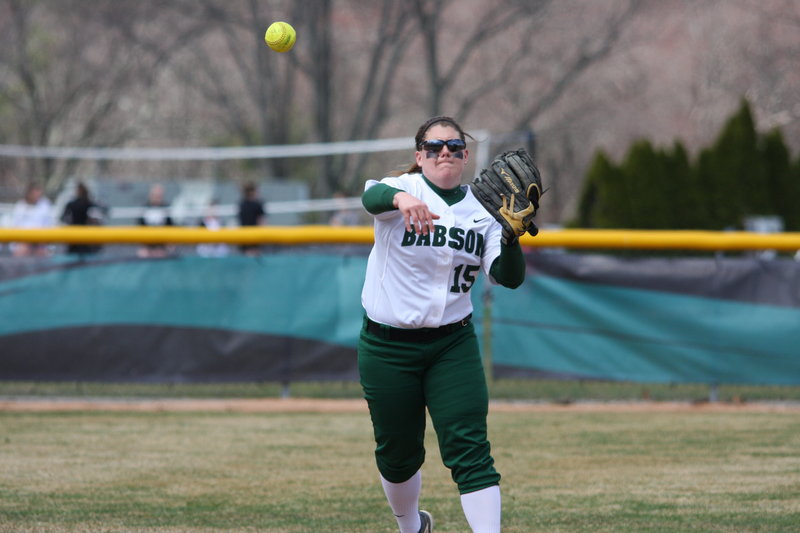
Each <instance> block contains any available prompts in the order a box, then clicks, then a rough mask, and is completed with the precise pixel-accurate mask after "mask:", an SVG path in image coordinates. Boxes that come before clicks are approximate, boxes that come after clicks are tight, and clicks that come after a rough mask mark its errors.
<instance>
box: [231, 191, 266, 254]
mask: <svg viewBox="0 0 800 533" xmlns="http://www.w3.org/2000/svg"><path fill="white" fill-rule="evenodd" d="M238 217H239V226H241V227H245V226H263V225H264V224H266V223H267V212H266V211H265V210H264V200H263V199H262V198H261V196H260V195H259V194H258V188H257V187H256V184H255V183H253V182H252V181H248V182H247V183H245V184H244V185H243V186H242V198H241V201H240V202H239V215H238ZM239 250H241V252H242V253H243V254H247V255H257V254H259V253H260V252H261V247H260V246H257V245H242V246H240V247H239Z"/></svg>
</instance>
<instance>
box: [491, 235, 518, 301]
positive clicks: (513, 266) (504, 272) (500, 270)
mask: <svg viewBox="0 0 800 533" xmlns="http://www.w3.org/2000/svg"><path fill="white" fill-rule="evenodd" d="M489 272H490V273H491V275H492V277H493V278H494V279H495V281H497V283H499V284H500V285H502V286H503V287H508V288H509V289H516V288H517V287H519V286H520V285H522V282H523V281H525V257H524V256H523V255H522V248H521V247H520V245H519V241H517V242H515V243H514V244H512V245H510V246H509V245H505V244H501V245H500V256H499V257H498V258H497V259H495V260H494V262H493V263H492V266H491V268H490V269H489Z"/></svg>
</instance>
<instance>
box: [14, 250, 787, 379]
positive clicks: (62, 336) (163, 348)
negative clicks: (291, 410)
mask: <svg viewBox="0 0 800 533" xmlns="http://www.w3.org/2000/svg"><path fill="white" fill-rule="evenodd" d="M367 252H368V250H367V249H366V248H363V247H342V248H337V247H330V248H326V247H321V248H314V249H305V248H291V249H289V248H287V249H281V250H279V251H277V252H275V253H269V254H265V255H263V256H260V257H247V256H239V255H231V256H228V257H222V258H209V257H197V256H191V255H185V256H176V257H172V258H166V259H158V260H152V259H138V258H135V257H104V256H103V255H102V254H101V255H99V256H96V257H94V258H91V259H89V260H85V261H81V260H78V259H77V258H74V257H69V256H59V257H53V258H48V259H41V260H20V259H15V258H0V379H5V380H9V379H25V380H28V379H29V380H46V379H50V380H124V381H223V380H281V381H292V380H304V379H348V380H349V379H357V371H356V361H355V349H356V345H357V340H358V332H359V329H360V326H361V319H362V309H361V306H360V291H361V285H362V282H363V275H364V271H365V269H366V254H367ZM526 260H527V262H528V275H527V278H526V281H525V283H524V284H523V286H522V287H520V288H518V289H516V290H513V291H512V290H509V289H505V288H502V287H489V288H487V284H485V283H479V284H476V285H475V286H474V287H473V302H474V304H475V322H476V326H477V329H478V334H479V335H481V338H482V323H483V316H484V313H485V312H488V317H489V318H490V326H491V335H490V345H489V346H486V349H487V350H489V351H490V352H491V355H492V363H493V365H494V375H495V376H497V377H508V376H551V377H552V376H554V377H561V378H567V379H569V378H579V379H603V380H626V381H640V382H667V383H669V382H675V383H679V382H690V383H758V384H798V383H800V354H799V353H798V352H800V349H799V348H798V347H799V346H800V264H798V263H797V262H795V261H792V260H789V259H773V260H764V259H760V258H757V257H741V258H722V259H720V258H703V259H685V258H670V259H648V260H634V259H619V258H613V257H610V256H596V255H589V254H570V253H553V252H548V253H543V252H535V253H528V254H527V255H526ZM484 290H489V291H490V295H491V298H490V301H491V307H490V308H489V309H484V307H483V303H484V299H483V296H484V293H483V291H484Z"/></svg>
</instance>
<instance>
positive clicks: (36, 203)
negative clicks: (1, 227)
mask: <svg viewBox="0 0 800 533" xmlns="http://www.w3.org/2000/svg"><path fill="white" fill-rule="evenodd" d="M54 225H55V221H54V219H53V204H52V203H51V202H50V200H49V199H48V198H47V197H46V196H45V195H44V189H43V188H42V186H41V185H40V184H39V183H37V182H33V183H31V184H30V185H28V188H27V189H26V190H25V196H24V197H23V198H21V199H20V200H19V201H18V202H17V203H16V204H14V209H13V211H12V212H11V226H12V227H15V228H49V227H52V226H54ZM9 247H10V248H11V253H12V254H13V255H14V256H15V257H24V256H35V257H43V256H46V255H48V254H49V253H50V247H49V245H47V244H38V243H29V242H14V243H11V244H10V245H9Z"/></svg>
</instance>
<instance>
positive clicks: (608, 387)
mask: <svg viewBox="0 0 800 533" xmlns="http://www.w3.org/2000/svg"><path fill="white" fill-rule="evenodd" d="M489 389H490V393H491V396H492V398H493V399H496V400H523V401H539V402H556V403H569V402H576V401H640V400H648V401H687V402H693V401H703V400H707V399H708V398H709V393H710V387H709V386H708V385H703V384H659V383H647V384H642V383H626V382H606V381H559V380H526V379H518V380H512V379H498V380H492V381H491V382H490V384H489ZM287 391H288V392H289V394H290V395H291V396H293V397H302V398H361V397H362V392H361V387H360V385H359V384H358V383H357V382H297V383H291V384H290V385H289V386H288V388H286V387H284V386H283V385H281V384H280V383H205V384H203V383H174V384H170V383H86V382H28V381H0V397H3V396H6V397H48V396H66V397H73V398H74V397H135V398H277V397H280V396H281V395H282V394H284V393H286V392H287ZM717 394H718V399H719V401H722V402H731V401H733V402H736V403H741V402H747V401H789V402H800V386H765V385H720V386H719V387H718V388H717Z"/></svg>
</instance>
